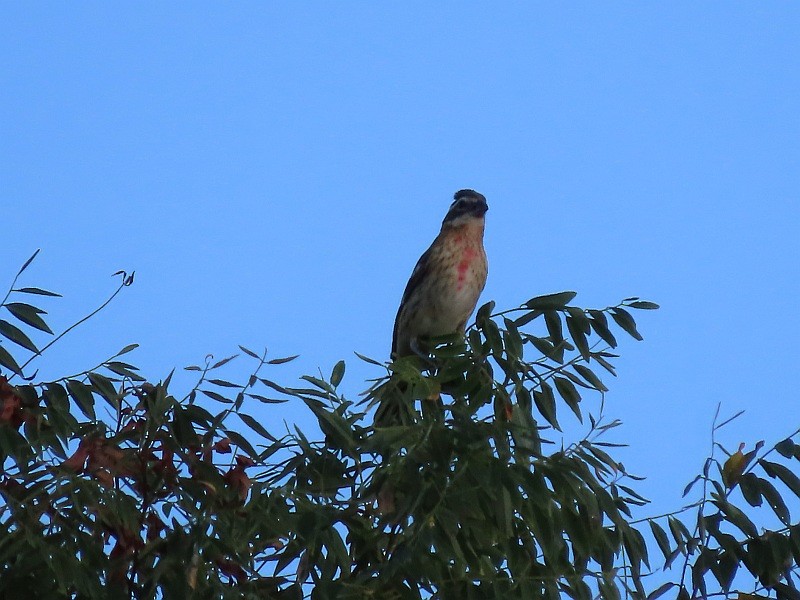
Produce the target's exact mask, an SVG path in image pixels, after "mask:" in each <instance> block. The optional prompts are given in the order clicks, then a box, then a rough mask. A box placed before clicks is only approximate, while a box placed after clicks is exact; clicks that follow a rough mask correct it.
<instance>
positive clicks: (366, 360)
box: [353, 352, 383, 367]
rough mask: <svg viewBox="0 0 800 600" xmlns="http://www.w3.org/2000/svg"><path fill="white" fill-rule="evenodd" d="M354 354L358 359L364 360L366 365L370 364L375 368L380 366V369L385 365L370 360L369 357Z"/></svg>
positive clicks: (372, 359)
mask: <svg viewBox="0 0 800 600" xmlns="http://www.w3.org/2000/svg"><path fill="white" fill-rule="evenodd" d="M353 354H355V355H356V356H357V357H358V358H360V359H361V360H363V361H364V362H365V363H369V364H371V365H375V366H378V367H382V366H383V363H379V362H378V361H377V360H375V359H374V358H370V357H369V356H364V355H363V354H359V353H358V352H353Z"/></svg>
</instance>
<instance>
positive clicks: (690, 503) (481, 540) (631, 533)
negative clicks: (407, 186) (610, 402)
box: [0, 254, 800, 599]
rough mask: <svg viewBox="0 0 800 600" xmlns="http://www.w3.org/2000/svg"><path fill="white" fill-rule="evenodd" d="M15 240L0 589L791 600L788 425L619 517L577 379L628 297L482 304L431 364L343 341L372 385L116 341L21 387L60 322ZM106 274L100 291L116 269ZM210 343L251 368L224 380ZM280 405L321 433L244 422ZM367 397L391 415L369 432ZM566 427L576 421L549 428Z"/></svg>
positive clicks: (585, 385) (247, 355) (605, 355)
mask: <svg viewBox="0 0 800 600" xmlns="http://www.w3.org/2000/svg"><path fill="white" fill-rule="evenodd" d="M35 256H36V254H34V256H32V257H31V259H30V260H29V261H27V262H26V263H25V265H24V266H23V267H22V269H20V270H19V273H18V274H17V276H16V277H15V278H14V279H13V282H12V284H11V286H10V289H9V291H8V293H7V294H6V295H5V298H4V299H3V301H2V311H3V312H4V314H3V315H2V317H3V318H0V456H1V457H2V463H1V464H2V468H3V473H2V478H1V479H0V495H1V496H2V498H3V503H2V504H0V525H2V527H0V597H2V598H16V597H19V598H23V597H24V598H30V597H37V598H87V599H88V598H92V599H94V598H189V597H191V598H276V599H284V598H285V599H295V598H304V597H310V598H314V599H325V598H352V599H360V598H381V599H384V598H387V599H391V598H397V599H406V598H408V599H412V598H441V599H450V598H452V599H463V598H475V599H482V598H498V599H499V598H502V599H506V598H521V599H522V598H525V599H527V598H564V597H568V598H578V599H590V598H603V599H614V598H622V597H626V598H637V599H643V598H656V597H659V596H664V597H670V598H679V599H688V598H706V597H720V598H742V599H745V598H750V599H752V598H767V597H775V598H787V599H796V598H800V593H799V592H798V591H797V589H796V587H795V586H796V583H797V581H798V566H799V565H800V523H798V522H797V520H796V519H797V517H796V514H795V515H794V517H793V516H792V514H791V512H790V506H792V505H793V504H796V503H797V498H798V497H800V479H798V476H797V474H796V473H797V470H798V461H800V445H798V440H797V433H795V434H794V435H792V436H790V437H789V438H787V439H784V440H780V441H778V442H777V443H771V444H766V443H764V442H761V441H758V442H754V443H751V444H750V445H749V446H745V445H744V444H743V445H742V446H741V447H740V448H739V449H737V450H735V451H733V452H729V451H726V450H725V449H724V448H723V447H722V446H721V445H720V444H718V443H716V442H714V452H713V454H712V455H711V456H709V457H708V459H707V460H706V462H705V465H704V468H703V470H702V472H701V473H700V474H698V476H697V477H696V478H695V480H694V481H692V482H691V483H690V484H689V485H688V486H687V488H686V490H685V491H684V495H685V496H686V497H687V500H686V505H685V506H682V507H677V508H676V510H675V511H674V512H672V513H669V514H664V515H654V516H641V515H642V514H643V512H642V511H645V510H646V508H645V507H646V505H647V500H646V499H645V498H643V497H642V495H640V493H639V492H637V487H638V486H637V483H638V481H639V479H640V478H639V477H637V476H635V475H633V474H630V473H627V472H626V470H625V467H624V466H623V465H622V464H621V463H620V462H619V461H618V460H617V459H616V458H615V457H614V453H615V450H616V448H617V446H618V445H619V444H615V443H612V442H610V441H607V438H605V437H604V434H605V433H606V432H608V431H609V430H611V429H613V428H615V427H617V426H618V425H619V424H620V421H619V420H617V419H614V418H609V417H608V416H607V415H605V414H604V410H602V407H603V403H602V395H603V394H604V392H606V391H607V387H606V384H607V383H608V380H609V376H614V375H615V366H614V365H615V361H616V360H617V358H618V357H617V355H616V354H615V348H616V347H617V336H620V335H627V336H631V337H633V338H635V339H637V340H641V339H642V336H641V335H640V333H639V331H638V330H637V326H636V322H635V320H634V316H633V315H634V312H635V311H637V310H649V309H656V308H658V307H657V305H655V304H654V303H652V302H648V301H645V300H641V299H639V298H627V299H625V300H623V301H622V302H620V303H618V304H616V305H614V306H610V307H606V308H600V309H584V308H581V307H579V306H576V305H574V304H573V301H574V299H575V296H576V294H575V293H574V292H561V293H556V294H549V295H544V296H537V297H533V298H531V299H529V300H527V301H526V302H524V303H522V304H521V305H520V306H518V307H515V308H510V309H503V310H496V309H495V306H494V303H492V302H489V303H488V304H485V305H483V306H482V307H481V308H480V309H479V310H478V312H477V315H476V318H475V322H474V323H473V324H472V325H471V326H470V327H469V328H468V330H467V335H466V336H465V337H461V336H451V337H448V338H442V339H440V340H437V341H438V344H437V345H436V347H435V349H434V351H433V359H432V361H431V362H430V363H423V362H421V361H420V360H419V359H418V358H417V357H407V358H403V359H399V360H397V361H395V362H394V363H383V362H381V361H378V360H374V359H372V358H369V357H364V356H359V359H360V360H364V361H366V362H367V363H369V364H370V365H371V368H374V370H375V372H376V377H375V378H374V379H373V380H371V381H368V382H366V383H365V384H364V385H363V386H362V387H363V388H366V389H364V390H363V392H362V393H361V394H360V395H356V396H352V395H350V393H349V392H348V391H346V390H345V386H344V385H343V381H344V377H345V371H346V368H345V363H344V361H340V362H338V363H337V364H336V365H335V367H334V368H333V370H332V372H331V373H330V375H329V376H328V377H326V378H322V377H319V376H310V375H307V376H303V377H302V378H301V380H300V381H299V382H296V383H287V382H282V383H279V382H278V381H276V379H277V374H279V373H280V365H281V364H282V363H285V362H288V361H290V360H292V359H293V358H295V357H272V356H271V355H268V354H267V353H266V352H256V351H253V350H250V349H248V348H245V347H240V348H239V350H240V351H239V353H238V355H237V356H231V357H228V358H224V359H222V360H218V361H213V360H209V361H208V362H206V363H205V364H203V365H201V366H191V367H188V370H190V371H195V372H196V374H197V379H196V383H195V385H194V386H193V387H191V389H187V390H179V391H176V390H175V389H173V387H174V386H173V385H172V384H171V379H172V374H168V375H166V376H165V377H161V376H159V377H155V378H151V377H146V376H144V375H143V374H141V373H140V372H139V370H138V369H137V368H136V367H135V366H134V365H133V364H131V363H130V362H128V361H129V360H130V359H129V358H128V356H129V353H130V352H131V351H132V350H134V348H135V347H136V346H135V344H131V345H130V346H126V347H125V348H123V349H122V350H120V352H118V353H117V354H115V355H114V356H112V357H110V358H108V359H106V360H103V361H102V363H101V364H100V365H99V366H97V367H95V368H91V369H87V370H86V371H84V372H81V373H77V374H72V375H68V376H64V377H62V378H59V379H54V380H48V381H42V380H40V379H39V378H38V377H37V372H36V371H35V370H34V369H35V366H36V362H35V361H36V359H37V358H38V357H39V356H41V354H42V352H44V351H46V350H47V348H48V347H49V346H50V345H51V344H52V343H54V342H55V341H57V340H59V339H61V337H63V335H64V334H65V333H67V332H68V331H69V330H70V329H72V327H70V328H68V329H67V331H65V332H62V333H59V334H58V335H56V334H54V332H53V331H51V329H50V327H49V326H48V325H47V323H46V321H45V315H46V313H45V311H44V310H42V309H41V308H39V307H38V305H39V304H41V303H42V301H47V300H49V298H48V297H55V296H57V294H55V293H53V292H50V291H48V290H45V289H42V288H38V287H25V286H21V284H20V285H18V281H19V279H20V277H22V276H23V275H25V272H26V270H27V268H28V267H29V266H30V264H31V262H32V260H33V259H34V257H35ZM119 275H120V278H121V281H120V285H119V288H118V289H117V290H116V291H115V292H114V294H113V295H112V298H113V297H114V296H115V295H116V294H117V293H119V292H120V291H121V290H122V289H123V288H124V287H126V286H128V285H131V284H132V283H133V275H132V274H131V275H129V274H127V273H123V272H121V273H119ZM26 276H27V275H26ZM109 301H110V299H109ZM107 302H108V301H106V302H105V303H104V304H103V305H102V306H105V304H107ZM102 306H101V308H102ZM98 310H99V309H98ZM95 312H96V311H92V313H90V315H89V316H91V315H93V314H94V313H95ZM85 320H86V319H82V320H81V321H80V322H79V323H82V322H83V321H85ZM76 325H77V323H76ZM86 326H91V324H88V325H86ZM37 336H38V337H42V338H44V339H46V343H44V344H37V343H35V342H34V339H37ZM234 359H236V360H237V361H243V360H248V361H251V364H252V368H251V370H250V374H249V376H248V377H246V378H245V379H244V380H242V381H229V380H228V379H227V378H226V377H227V376H226V375H225V373H226V369H227V368H228V366H229V365H230V362H231V361H232V360H234ZM590 396H594V397H596V398H599V399H600V400H601V401H600V402H599V403H597V402H595V403H594V404H593V406H600V407H601V408H600V409H599V410H591V409H587V408H586V403H585V402H584V401H585V400H586V399H587V398H589V397H590ZM284 402H297V403H303V404H304V405H305V406H306V407H307V409H308V410H309V411H310V412H311V413H312V414H313V416H314V417H315V418H316V420H317V422H318V423H319V429H320V431H321V433H322V436H321V439H315V436H313V435H311V434H310V433H309V432H305V433H304V432H303V431H301V430H300V429H299V428H297V427H294V426H290V427H289V428H288V430H287V429H285V428H284V427H283V426H282V424H281V419H280V417H279V416H276V417H275V418H274V419H265V418H264V417H263V415H265V414H267V415H270V414H276V415H278V414H279V411H280V407H278V406H273V405H278V404H281V403H284ZM378 402H382V403H392V404H395V405H396V406H397V407H398V409H400V410H401V411H402V414H403V419H402V421H401V423H400V424H397V425H393V426H391V427H375V426H374V425H373V416H374V406H375V404H377V403H378ZM261 405H266V406H261ZM256 408H257V409H258V410H257V412H258V414H259V415H261V416H260V417H256V416H254V409H256ZM573 420H576V421H577V422H578V423H579V424H583V428H582V432H583V433H581V434H580V435H577V436H575V439H574V440H573V441H571V443H569V444H560V443H559V444H556V443H553V442H554V439H555V437H556V435H559V433H560V432H561V430H562V424H564V423H566V422H567V421H573ZM724 424H725V421H720V422H717V423H715V426H714V431H716V430H717V429H718V428H719V427H722V426H723V425H724ZM315 435H316V434H315ZM316 437H319V436H318V435H316ZM387 487H390V488H391V490H392V492H393V493H392V502H391V503H390V505H388V506H387V505H383V506H381V508H380V509H379V508H378V503H377V497H378V495H379V494H380V492H381V490H383V489H387ZM773 523H777V526H775V525H773Z"/></svg>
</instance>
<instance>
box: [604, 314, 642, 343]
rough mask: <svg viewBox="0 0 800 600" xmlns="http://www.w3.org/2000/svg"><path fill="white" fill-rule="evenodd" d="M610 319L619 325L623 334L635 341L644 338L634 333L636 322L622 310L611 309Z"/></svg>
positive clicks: (636, 332)
mask: <svg viewBox="0 0 800 600" xmlns="http://www.w3.org/2000/svg"><path fill="white" fill-rule="evenodd" d="M611 318H612V319H614V321H616V323H617V325H619V326H620V327H621V328H622V329H623V330H624V331H625V332H627V333H628V335H630V336H631V337H632V338H634V339H635V340H639V341H642V340H643V339H644V338H643V337H642V335H641V334H640V333H639V332H638V331H636V321H635V320H634V319H633V317H632V316H631V313H629V312H628V311H627V310H625V309H624V308H612V309H611Z"/></svg>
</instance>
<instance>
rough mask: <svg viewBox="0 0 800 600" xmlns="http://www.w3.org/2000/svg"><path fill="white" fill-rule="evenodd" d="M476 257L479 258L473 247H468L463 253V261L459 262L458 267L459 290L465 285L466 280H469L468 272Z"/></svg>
mask: <svg viewBox="0 0 800 600" xmlns="http://www.w3.org/2000/svg"><path fill="white" fill-rule="evenodd" d="M476 256H478V252H477V250H475V248H473V247H472V246H467V247H466V248H464V250H463V252H462V253H461V260H459V261H458V266H457V267H456V268H457V269H458V287H457V289H459V290H460V289H461V288H462V286H463V285H464V280H465V279H466V278H467V271H468V270H469V267H470V265H471V264H472V261H473V260H475V257H476Z"/></svg>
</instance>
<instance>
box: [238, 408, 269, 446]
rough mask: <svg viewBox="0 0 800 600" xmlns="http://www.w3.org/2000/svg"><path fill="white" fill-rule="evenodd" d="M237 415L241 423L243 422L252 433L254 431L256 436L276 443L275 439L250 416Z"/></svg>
mask: <svg viewBox="0 0 800 600" xmlns="http://www.w3.org/2000/svg"><path fill="white" fill-rule="evenodd" d="M238 415H239V418H240V419H241V420H242V421H244V424H245V425H247V426H248V427H249V428H250V429H252V430H253V431H255V432H256V433H257V434H258V435H260V436H261V437H263V438H266V439H268V440H269V441H271V442H275V441H277V439H276V438H275V437H274V436H273V435H272V434H271V433H270V432H269V431H267V430H266V428H265V427H264V426H263V425H262V424H261V423H259V422H258V421H257V420H256V419H254V418H253V417H251V416H250V415H247V414H245V413H238Z"/></svg>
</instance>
